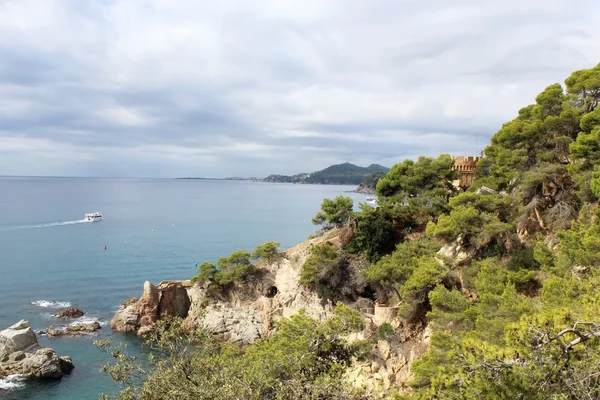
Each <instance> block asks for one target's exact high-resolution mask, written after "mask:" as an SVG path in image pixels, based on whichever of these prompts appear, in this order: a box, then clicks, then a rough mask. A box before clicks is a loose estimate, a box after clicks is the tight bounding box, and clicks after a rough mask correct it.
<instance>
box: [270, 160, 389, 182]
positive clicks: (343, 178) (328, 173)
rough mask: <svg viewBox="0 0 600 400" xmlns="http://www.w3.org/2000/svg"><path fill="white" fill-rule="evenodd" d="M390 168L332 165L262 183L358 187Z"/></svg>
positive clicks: (280, 176)
mask: <svg viewBox="0 0 600 400" xmlns="http://www.w3.org/2000/svg"><path fill="white" fill-rule="evenodd" d="M387 171H389V168H387V167H384V166H382V165H379V164H371V165H369V166H367V167H360V166H358V165H355V164H352V163H349V162H345V163H342V164H334V165H330V166H329V167H327V168H324V169H322V170H320V171H316V172H311V173H299V174H296V175H279V174H272V175H269V176H267V177H266V178H264V179H263V180H262V182H272V183H306V184H323V185H358V184H360V183H361V182H363V181H364V180H365V179H367V178H368V177H370V176H372V175H373V174H375V173H378V172H387Z"/></svg>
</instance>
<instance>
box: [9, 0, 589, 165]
mask: <svg viewBox="0 0 600 400" xmlns="http://www.w3.org/2000/svg"><path fill="white" fill-rule="evenodd" d="M598 26H600V2H598V1H597V0H570V1H567V0H560V1H559V0H504V1H487V0H454V1H448V0H429V1H416V0H411V1H407V0H394V1H387V0H370V1H367V0H364V1H358V0H327V1H325V0H302V1H300V0H296V1H286V0H251V1H250V0H238V1H233V0H220V1H210V2H209V1H200V0H189V1H183V0H182V1H179V0H126V1H125V0H94V1H92V0H89V1H86V0H72V1H66V0H65V1H59V0H43V1H41V0H0V175H59V176H133V177H136V176H137V177H177V176H207V177H222V176H232V175H236V176H259V177H260V176H265V175H268V174H270V173H282V174H293V173H297V172H308V171H313V170H318V169H322V168H324V167H327V166H328V165H330V164H334V163H339V162H344V161H349V162H353V163H356V164H359V165H368V164H371V163H379V164H383V165H387V166H391V165H392V164H394V163H395V162H398V161H401V160H403V159H405V158H416V157H417V156H418V155H421V154H423V155H437V154H439V153H450V154H452V155H472V154H474V153H476V151H477V150H478V149H481V147H483V146H484V145H485V143H487V142H488V140H489V138H490V136H491V135H493V134H494V133H495V132H496V131H497V130H498V129H499V127H500V126H501V124H502V123H503V122H505V121H507V120H509V119H512V118H513V117H514V116H515V115H516V113H517V110H518V109H519V108H520V107H522V106H524V105H526V104H529V103H531V102H532V101H533V100H534V98H535V96H536V95H537V93H539V92H540V91H541V90H543V89H544V87H545V86H547V85H549V84H552V83H554V82H561V83H562V82H563V81H564V79H565V78H566V77H567V76H569V74H570V73H571V72H572V71H573V70H576V69H581V68H589V67H592V66H594V65H596V64H598V63H599V62H600V33H599V31H598V29H597V27H598Z"/></svg>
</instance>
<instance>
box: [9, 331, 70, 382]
mask: <svg viewBox="0 0 600 400" xmlns="http://www.w3.org/2000/svg"><path fill="white" fill-rule="evenodd" d="M73 368H74V366H73V362H72V361H71V358H70V357H59V356H57V355H56V353H54V350H52V349H49V348H43V347H41V346H40V345H39V343H38V341H37V337H36V336H35V333H34V332H33V330H32V329H31V326H30V325H29V322H28V321H24V320H22V321H19V322H18V323H16V324H14V325H13V326H11V327H9V328H8V329H5V330H3V331H0V370H1V371H3V374H5V375H13V374H18V375H22V376H25V377H26V378H27V379H41V378H54V379H57V378H62V377H63V375H65V374H70V373H71V371H72V370H73Z"/></svg>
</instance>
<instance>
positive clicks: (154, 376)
mask: <svg viewBox="0 0 600 400" xmlns="http://www.w3.org/2000/svg"><path fill="white" fill-rule="evenodd" d="M363 323H364V322H363V318H362V316H361V315H360V314H359V313H358V312H356V311H354V310H352V309H350V308H348V307H346V306H344V305H343V304H341V303H340V304H339V305H338V306H337V307H336V309H335V316H334V317H333V318H331V319H329V320H327V321H325V322H323V323H318V322H316V321H314V320H313V319H311V318H309V317H307V316H305V315H304V314H302V313H300V314H297V315H294V316H292V317H291V318H290V319H284V320H282V321H280V323H279V326H278V329H277V332H276V333H275V334H273V335H272V336H271V337H269V338H268V339H266V340H257V341H255V342H254V343H253V344H252V345H250V346H249V347H247V348H245V349H243V348H240V347H238V346H236V345H234V344H228V343H222V342H218V341H217V340H215V339H214V338H213V337H212V336H211V335H210V334H208V333H206V332H205V331H203V330H201V329H191V330H190V329H186V328H185V326H184V324H183V322H182V321H180V320H168V321H159V326H158V329H157V330H156V331H155V333H154V334H153V335H152V336H151V337H150V338H149V339H148V340H147V342H146V344H147V347H148V351H149V352H150V354H151V357H150V359H149V362H148V363H147V365H144V364H140V363H139V362H138V361H137V360H136V359H135V358H133V357H129V356H126V355H125V353H124V352H123V351H122V349H120V348H119V347H118V346H113V345H112V343H110V341H108V340H102V341H98V342H97V345H98V346H100V347H101V348H102V349H104V350H105V351H107V352H108V353H109V354H110V355H112V356H113V357H114V358H115V360H116V362H115V363H114V364H112V365H110V364H109V365H105V366H104V367H103V370H104V372H105V373H107V374H108V375H110V376H111V377H112V378H113V379H115V380H116V381H118V382H121V383H123V384H124V385H125V387H126V388H125V389H124V390H123V391H122V392H121V393H120V394H119V395H117V396H114V397H116V398H119V399H121V400H134V399H144V400H169V399H173V400H175V399H176V400H192V399H193V400H231V399H238V400H264V399H266V400H269V399H273V400H294V399H306V400H309V399H332V400H333V399H335V400H366V399H367V397H366V396H365V395H364V394H361V393H360V392H358V391H355V390H352V389H349V388H348V387H347V386H346V385H344V384H343V382H342V380H341V378H342V373H343V371H344V369H345V367H347V366H348V365H350V363H351V360H352V359H353V358H354V357H361V355H362V354H364V353H365V350H364V348H363V347H361V345H350V344H348V343H347V342H346V341H345V340H344V339H343V336H344V335H346V334H348V333H350V332H356V331H360V330H362V329H363ZM149 371H151V372H149ZM103 398H104V399H109V398H112V397H111V396H103Z"/></svg>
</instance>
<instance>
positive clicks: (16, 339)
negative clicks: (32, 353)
mask: <svg viewBox="0 0 600 400" xmlns="http://www.w3.org/2000/svg"><path fill="white" fill-rule="evenodd" d="M35 346H39V345H38V341H37V337H36V336H35V333H34V332H33V330H32V329H31V326H30V325H29V322H28V321H25V320H21V321H19V322H17V323H16V324H14V325H13V326H11V327H9V328H8V329H5V330H3V331H0V361H1V360H2V359H3V358H4V357H5V356H7V355H9V354H11V353H14V352H16V351H26V350H29V349H30V348H33V347H35Z"/></svg>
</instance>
